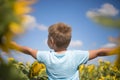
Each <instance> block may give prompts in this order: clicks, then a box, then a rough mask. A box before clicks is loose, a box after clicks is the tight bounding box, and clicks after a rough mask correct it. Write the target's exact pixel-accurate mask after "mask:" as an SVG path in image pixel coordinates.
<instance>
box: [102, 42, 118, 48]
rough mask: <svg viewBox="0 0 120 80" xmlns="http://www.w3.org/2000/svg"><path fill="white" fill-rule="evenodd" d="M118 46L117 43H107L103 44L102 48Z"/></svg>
mask: <svg viewBox="0 0 120 80" xmlns="http://www.w3.org/2000/svg"><path fill="white" fill-rule="evenodd" d="M116 46H117V44H115V43H107V44H105V45H103V46H102V48H113V47H116Z"/></svg>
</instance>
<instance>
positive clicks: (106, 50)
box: [89, 48, 116, 60]
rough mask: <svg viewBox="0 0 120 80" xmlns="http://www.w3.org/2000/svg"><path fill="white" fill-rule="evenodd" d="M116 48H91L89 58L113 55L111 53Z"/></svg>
mask: <svg viewBox="0 0 120 80" xmlns="http://www.w3.org/2000/svg"><path fill="white" fill-rule="evenodd" d="M115 49H116V48H101V49H97V50H90V51H89V60H91V59H94V58H96V57H98V56H108V55H113V54H111V52H112V51H114V50H115Z"/></svg>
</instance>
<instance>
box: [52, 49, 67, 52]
mask: <svg viewBox="0 0 120 80" xmlns="http://www.w3.org/2000/svg"><path fill="white" fill-rule="evenodd" d="M66 50H67V49H56V50H54V51H55V52H57V53H61V52H64V51H66Z"/></svg>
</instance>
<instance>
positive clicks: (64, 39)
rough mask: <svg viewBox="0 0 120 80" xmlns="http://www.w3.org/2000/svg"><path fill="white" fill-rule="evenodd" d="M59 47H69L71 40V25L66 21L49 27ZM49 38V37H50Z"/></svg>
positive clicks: (50, 33)
mask: <svg viewBox="0 0 120 80" xmlns="http://www.w3.org/2000/svg"><path fill="white" fill-rule="evenodd" d="M48 32H49V35H48V38H50V37H52V39H53V41H54V43H55V45H56V47H57V48H67V47H68V45H69V43H70V41H71V27H70V26H68V25H67V24H64V23H57V24H53V25H51V26H50V27H49V29H48ZM48 40H49V39H48Z"/></svg>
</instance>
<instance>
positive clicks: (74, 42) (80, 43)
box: [70, 40, 83, 47]
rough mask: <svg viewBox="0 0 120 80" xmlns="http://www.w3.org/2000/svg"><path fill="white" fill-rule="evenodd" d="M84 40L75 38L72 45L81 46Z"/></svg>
mask: <svg viewBox="0 0 120 80" xmlns="http://www.w3.org/2000/svg"><path fill="white" fill-rule="evenodd" d="M82 44H83V43H82V41H80V40H74V41H71V42H70V47H81V46H82Z"/></svg>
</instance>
